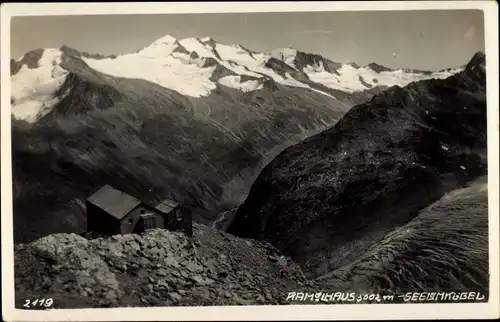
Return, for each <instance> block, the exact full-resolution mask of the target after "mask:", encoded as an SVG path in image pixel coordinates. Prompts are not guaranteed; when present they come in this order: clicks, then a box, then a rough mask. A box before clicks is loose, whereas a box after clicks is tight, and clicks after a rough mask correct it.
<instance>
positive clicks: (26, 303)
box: [23, 298, 54, 308]
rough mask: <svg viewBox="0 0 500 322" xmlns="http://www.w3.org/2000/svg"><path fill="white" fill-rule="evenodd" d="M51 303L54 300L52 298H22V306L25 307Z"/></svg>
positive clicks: (50, 304)
mask: <svg viewBox="0 0 500 322" xmlns="http://www.w3.org/2000/svg"><path fill="white" fill-rule="evenodd" d="M52 304H54V300H53V299H52V298H47V299H35V300H34V301H31V300H24V305H23V307H27V308H32V307H51V306H52Z"/></svg>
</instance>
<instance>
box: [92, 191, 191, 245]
mask: <svg viewBox="0 0 500 322" xmlns="http://www.w3.org/2000/svg"><path fill="white" fill-rule="evenodd" d="M86 207H87V231H92V232H97V233H101V234H104V235H115V234H130V233H141V232H144V231H146V230H148V229H154V228H164V229H168V230H171V231H176V230H182V231H184V233H185V234H186V235H188V236H191V235H192V218H191V212H190V211H188V210H187V209H184V208H182V207H181V206H180V205H179V204H178V203H176V202H174V201H170V200H164V201H163V202H161V203H160V204H158V205H157V206H156V207H153V206H150V205H149V204H147V203H145V202H142V201H141V200H139V199H137V198H135V197H133V196H131V195H128V194H126V193H125V192H122V191H120V190H118V189H115V188H113V187H111V186H109V185H105V186H103V187H102V188H100V189H99V190H98V191H97V192H95V193H94V194H93V195H92V196H90V197H89V198H88V199H87V202H86Z"/></svg>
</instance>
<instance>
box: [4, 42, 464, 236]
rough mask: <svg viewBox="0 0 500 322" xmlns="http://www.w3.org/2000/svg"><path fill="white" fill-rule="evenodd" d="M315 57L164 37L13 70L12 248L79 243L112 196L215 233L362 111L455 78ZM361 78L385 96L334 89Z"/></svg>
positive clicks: (54, 54) (17, 63)
mask: <svg viewBox="0 0 500 322" xmlns="http://www.w3.org/2000/svg"><path fill="white" fill-rule="evenodd" d="M281 51H282V50H281ZM278 52H279V51H278ZM311 57H312V56H311V55H309V54H302V53H300V52H297V51H294V52H293V53H292V55H288V56H287V57H286V58H284V57H281V58H280V57H278V58H275V57H273V55H272V54H271V53H269V54H267V53H256V52H254V51H251V50H249V49H246V48H244V47H243V46H241V45H224V44H220V43H218V42H216V41H215V40H213V39H211V38H202V39H197V38H190V39H181V40H177V39H175V38H173V37H172V36H165V37H163V38H160V39H158V40H156V41H154V42H153V43H152V44H150V45H149V46H147V47H145V48H142V49H141V50H139V51H137V52H136V53H131V54H127V55H120V56H108V57H104V56H101V55H96V54H88V53H82V52H79V51H77V50H75V49H72V48H68V47H66V46H63V47H61V48H58V49H36V50H33V51H31V52H28V53H27V54H26V55H24V56H23V57H21V58H20V59H18V60H11V84H12V95H11V102H12V115H13V123H12V154H13V181H14V187H13V192H14V226H15V239H16V242H26V241H29V240H33V239H35V238H38V237H41V236H44V235H47V234H50V233H55V232H79V231H82V230H84V229H85V215H84V212H85V209H84V207H83V204H84V200H85V198H87V197H88V196H89V195H90V194H92V193H93V192H95V191H96V190H97V189H98V188H99V187H100V186H101V185H103V184H111V185H113V186H115V187H116V188H118V189H120V190H123V191H125V192H127V193H129V194H132V195H134V196H137V197H138V198H141V199H143V200H145V201H150V202H156V201H157V200H159V199H164V198H170V199H174V200H176V201H178V202H180V203H184V204H185V205H187V206H189V207H191V208H192V209H193V212H194V217H195V218H196V220H197V221H200V222H203V223H207V224H208V223H211V222H213V221H214V220H215V219H216V218H215V216H216V214H218V213H225V212H226V211H231V209H235V207H237V206H239V205H240V204H241V202H242V201H243V200H244V198H245V197H246V195H247V193H248V190H249V187H250V185H251V183H252V182H253V181H254V179H255V178H256V176H257V175H258V173H259V172H260V170H261V169H262V168H263V167H264V166H265V165H266V164H267V163H268V161H270V160H271V159H272V158H274V157H275V156H276V155H277V154H278V153H279V152H280V151H282V150H283V149H284V148H286V147H288V146H290V145H291V144H294V143H297V142H300V141H301V140H303V139H304V138H307V137H309V136H311V135H314V134H316V133H318V132H320V131H322V130H324V129H325V128H327V127H329V126H331V125H332V124H334V123H335V122H337V121H338V119H339V118H340V117H341V116H342V115H343V114H344V113H345V112H346V111H347V110H348V109H349V107H350V106H352V105H353V104H356V103H360V102H364V101H366V100H367V99H369V98H370V97H371V95H372V94H373V93H377V92H379V91H381V90H382V89H384V88H385V87H386V86H387V85H390V84H393V83H400V84H405V83H407V82H408V81H411V80H416V79H422V78H433V77H435V78H442V77H445V76H446V75H448V74H450V75H451V74H452V73H453V72H455V71H450V72H447V73H448V74H446V73H443V72H438V73H423V72H422V73H420V72H419V73H414V72H409V71H394V70H383V71H382V70H380V71H377V70H374V69H371V68H370V67H369V66H365V67H359V68H357V69H355V70H352V68H353V67H352V66H351V65H349V66H350V67H349V66H348V67H345V66H344V64H336V65H335V64H333V63H332V62H331V61H328V60H326V59H324V58H322V57H321V56H318V55H316V56H314V57H313V58H311ZM292 58H293V59H292ZM290 59H292V60H291V61H289V60H290ZM289 64H290V65H289ZM332 64H333V65H335V66H336V68H337V67H338V68H340V69H335V70H334V68H333V67H332V66H333V65H332ZM312 65H314V66H316V67H315V69H314V72H311V71H310V68H309V67H308V66H312ZM325 66H327V67H325ZM328 66H330V67H328ZM342 66H344V67H342ZM325 68H326V69H325ZM342 68H344V69H345V70H344V69H342ZM346 68H347V69H346ZM323 69H325V71H323ZM325 73H326V74H325ZM358 74H359V75H365V76H366V75H368V74H369V75H372V76H374V77H376V78H377V79H379V80H378V85H377V86H375V85H374V83H373V84H371V85H370V86H364V85H360V84H358V83H359V82H358V81H354V83H353V84H351V85H352V86H351V85H349V86H351V87H349V88H344V87H345V86H344V87H339V86H337V85H338V84H341V83H342V84H344V85H346V84H347V83H346V82H347V81H346V80H350V79H352V78H353V77H354V78H355V79H358V80H359V77H358V76H356V75H358ZM318 75H320V76H321V77H320V76H318ZM328 75H330V76H332V77H333V76H335V77H334V78H332V77H330V76H328ZM313 76H314V77H313ZM365 76H360V77H365ZM315 77H316V78H315ZM322 77H323V78H322ZM356 77H357V78H356ZM370 77H371V76H370ZM323 79H330V81H329V83H328V82H325V81H323ZM372 81H373V80H372ZM332 82H333V83H332ZM332 84H333V85H332ZM335 84H337V85H335ZM346 86H347V85H346ZM35 214H36V215H35ZM222 219H225V218H222ZM217 220H220V218H218V219H217ZM226 222H227V221H226ZM220 223H221V225H222V227H224V226H226V225H227V223H224V222H223V221H220Z"/></svg>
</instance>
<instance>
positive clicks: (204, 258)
mask: <svg viewBox="0 0 500 322" xmlns="http://www.w3.org/2000/svg"><path fill="white" fill-rule="evenodd" d="M15 254H16V255H15V263H16V267H15V274H16V290H17V292H16V299H17V302H18V305H22V304H21V303H23V299H25V298H33V297H34V296H35V295H36V294H40V296H42V295H43V297H45V298H47V297H52V298H53V299H54V307H59V308H65V307H67V308H75V307H89V306H90V307H109V306H171V305H172V306H179V305H181V306H182V305H246V304H254V305H255V304H280V303H284V300H285V299H286V296H287V293H288V291H294V290H304V288H305V287H308V286H309V285H310V284H311V283H310V282H308V281H306V280H305V278H304V277H303V275H302V273H301V270H300V268H299V267H298V266H297V265H295V264H294V263H292V262H291V261H289V260H288V259H286V258H285V257H282V256H280V254H279V253H278V252H277V251H276V249H275V248H274V247H272V246H270V245H268V244H265V243H260V242H254V241H250V240H243V239H240V238H236V237H234V236H231V235H229V234H226V233H222V232H219V231H217V230H213V229H211V228H208V227H206V226H203V225H195V227H194V236H193V239H192V240H189V239H188V238H187V237H186V236H185V235H183V234H182V233H177V232H169V231H167V230H163V229H156V230H151V231H148V232H147V233H144V234H143V235H134V234H130V235H116V236H113V237H110V238H107V239H106V238H97V239H92V240H88V239H86V238H83V237H81V236H79V235H77V234H54V235H50V236H47V237H44V238H41V239H39V240H37V241H35V242H32V243H30V244H24V245H18V246H16V249H15Z"/></svg>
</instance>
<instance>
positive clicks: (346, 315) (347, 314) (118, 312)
mask: <svg viewBox="0 0 500 322" xmlns="http://www.w3.org/2000/svg"><path fill="white" fill-rule="evenodd" d="M471 9H477V10H482V11H483V13H484V24H485V54H486V68H487V74H486V83H487V108H488V112H487V117H488V202H489V204H488V209H489V263H490V295H489V302H488V303H471V304H347V305H341V304H335V305H283V306H281V305H280V306H278V305H276V306H271V305H268V306H266V305H262V306H208V307H149V308H102V309H54V310H47V311H38V310H35V311H29V310H21V309H15V307H14V271H13V270H14V262H13V259H14V243H13V218H12V174H11V170H12V169H11V132H10V131H11V124H10V120H11V116H10V115H11V113H10V73H9V70H10V66H9V61H10V36H11V35H10V20H11V18H12V17H14V16H57V15H117V14H134V15H135V14H138V15H141V14H176V13H236V12H306V11H309V12H313V11H407V10H471ZM0 21H1V29H0V31H1V38H0V39H1V69H0V70H1V84H2V86H1V93H2V95H1V99H2V100H1V140H2V141H1V142H2V144H1V156H2V159H1V178H2V180H1V187H2V190H1V191H2V200H1V209H2V240H1V245H2V315H3V319H4V320H5V321H156V320H160V321H170V320H171V321H195V320H202V321H212V320H214V321H227V320H233V321H237V320H245V321H250V320H282V321H284V320H325V319H328V320H333V319H335V320H354V319H356V320H364V319H370V320H394V319H443V318H448V319H451V318H460V319H487V318H498V316H499V303H500V298H499V264H498V263H499V213H500V211H499V206H498V200H499V171H498V170H499V153H498V151H499V123H498V122H499V108H498V102H499V95H498V88H499V83H498V76H499V75H498V4H497V2H495V1H373V2H372V1H362V2H357V1H352V2H351V1H349V2H334V1H327V2H197V3H193V2H191V3H190V2H171V3H147V2H146V3H138V2H133V3H132V2H131V3H3V4H2V5H1V19H0Z"/></svg>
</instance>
